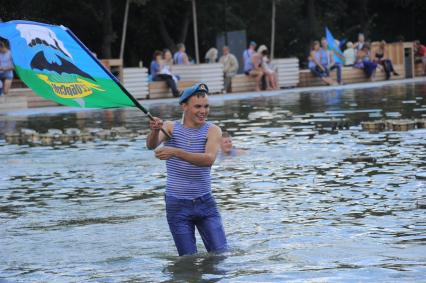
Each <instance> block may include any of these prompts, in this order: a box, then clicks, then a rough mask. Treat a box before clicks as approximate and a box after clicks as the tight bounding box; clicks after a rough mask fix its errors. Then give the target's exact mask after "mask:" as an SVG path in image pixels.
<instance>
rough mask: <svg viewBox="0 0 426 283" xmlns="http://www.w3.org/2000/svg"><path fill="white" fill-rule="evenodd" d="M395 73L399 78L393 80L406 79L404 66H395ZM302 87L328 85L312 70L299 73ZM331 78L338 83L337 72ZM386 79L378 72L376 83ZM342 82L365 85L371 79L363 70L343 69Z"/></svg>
mask: <svg viewBox="0 0 426 283" xmlns="http://www.w3.org/2000/svg"><path fill="white" fill-rule="evenodd" d="M394 68H395V71H396V72H397V73H398V74H399V76H394V75H392V76H391V78H390V79H391V80H398V79H404V78H405V69H404V65H402V64H401V65H394ZM299 76H300V79H299V80H300V81H299V86H300V87H308V86H323V85H326V84H325V83H324V82H323V81H322V80H321V79H320V78H317V77H315V76H314V75H313V74H312V73H311V71H310V70H300V72H299ZM330 77H331V78H332V79H333V80H335V81H336V70H333V71H332V72H331V73H330ZM385 79H386V75H385V72H383V71H381V70H377V71H376V75H375V81H384V80H385ZM342 82H343V83H344V84H354V83H363V82H369V79H367V78H366V77H365V74H364V71H363V70H361V69H357V68H353V67H343V69H342Z"/></svg>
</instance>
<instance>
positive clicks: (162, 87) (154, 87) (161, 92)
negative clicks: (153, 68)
mask: <svg viewBox="0 0 426 283" xmlns="http://www.w3.org/2000/svg"><path fill="white" fill-rule="evenodd" d="M195 83H196V82H195V81H178V83H177V88H178V90H179V91H182V90H183V89H184V88H187V87H190V86H192V85H193V84H195ZM148 88H149V94H148V95H147V97H146V98H147V99H158V98H171V97H173V94H172V91H171V90H170V88H169V87H168V86H167V84H166V82H164V81H157V82H150V83H149V84H148Z"/></svg>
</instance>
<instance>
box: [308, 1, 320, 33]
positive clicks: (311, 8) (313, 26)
mask: <svg viewBox="0 0 426 283" xmlns="http://www.w3.org/2000/svg"><path fill="white" fill-rule="evenodd" d="M307 15H308V29H309V33H308V36H309V41H312V40H314V39H315V38H316V37H317V30H318V23H317V16H316V14H315V0H308V3H307Z"/></svg>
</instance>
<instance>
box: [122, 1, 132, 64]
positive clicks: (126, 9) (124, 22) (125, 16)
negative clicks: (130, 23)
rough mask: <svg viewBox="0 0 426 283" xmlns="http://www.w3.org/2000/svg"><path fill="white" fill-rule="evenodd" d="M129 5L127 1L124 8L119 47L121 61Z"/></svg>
mask: <svg viewBox="0 0 426 283" xmlns="http://www.w3.org/2000/svg"><path fill="white" fill-rule="evenodd" d="M129 5H130V0H127V1H126V7H125V8H124V21H123V32H122V33H121V46H120V59H121V60H123V57H124V44H125V43H126V32H127V20H128V18H129Z"/></svg>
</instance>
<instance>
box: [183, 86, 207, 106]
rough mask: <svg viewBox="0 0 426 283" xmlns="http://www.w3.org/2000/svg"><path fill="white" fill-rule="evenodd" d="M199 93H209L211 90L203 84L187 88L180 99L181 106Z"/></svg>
mask: <svg viewBox="0 0 426 283" xmlns="http://www.w3.org/2000/svg"><path fill="white" fill-rule="evenodd" d="M197 92H204V93H209V88H208V87H207V85H206V84H203V83H199V84H195V85H193V86H191V87H188V88H185V89H184V91H182V94H181V95H180V97H179V104H182V103H184V102H186V101H187V100H188V99H189V98H190V97H191V96H193V95H194V94H196V93H197Z"/></svg>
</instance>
